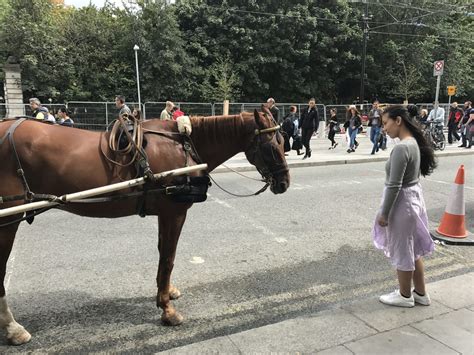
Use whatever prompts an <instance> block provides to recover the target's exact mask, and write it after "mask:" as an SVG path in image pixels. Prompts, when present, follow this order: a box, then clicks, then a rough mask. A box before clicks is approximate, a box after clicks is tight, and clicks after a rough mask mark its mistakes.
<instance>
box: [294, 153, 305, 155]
mask: <svg viewBox="0 0 474 355" xmlns="http://www.w3.org/2000/svg"><path fill="white" fill-rule="evenodd" d="M296 154H297V155H303V154H304V153H296Z"/></svg>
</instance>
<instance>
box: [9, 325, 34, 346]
mask: <svg viewBox="0 0 474 355" xmlns="http://www.w3.org/2000/svg"><path fill="white" fill-rule="evenodd" d="M30 340H31V334H30V333H28V332H27V331H26V330H25V328H23V327H21V328H18V329H16V330H15V331H14V332H13V333H12V334H9V335H8V343H9V344H11V345H21V344H26V343H28V342H29V341H30Z"/></svg>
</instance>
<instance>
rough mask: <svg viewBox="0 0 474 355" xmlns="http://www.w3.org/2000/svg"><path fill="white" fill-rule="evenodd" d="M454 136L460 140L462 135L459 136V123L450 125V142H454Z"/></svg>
mask: <svg viewBox="0 0 474 355" xmlns="http://www.w3.org/2000/svg"><path fill="white" fill-rule="evenodd" d="M453 136H454V138H455V139H456V140H460V139H461V137H459V134H458V125H457V124H451V125H449V126H448V143H449V144H452V143H453Z"/></svg>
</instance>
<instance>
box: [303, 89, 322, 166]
mask: <svg viewBox="0 0 474 355" xmlns="http://www.w3.org/2000/svg"><path fill="white" fill-rule="evenodd" d="M300 127H301V138H302V139H303V145H304V147H305V149H306V154H305V155H304V157H303V159H306V158H310V157H311V148H310V142H311V137H312V136H313V133H314V132H316V131H317V130H318V127H319V115H318V110H317V108H316V100H315V99H314V98H312V99H310V100H309V103H308V107H307V108H306V109H305V110H303V111H302V113H301V124H300Z"/></svg>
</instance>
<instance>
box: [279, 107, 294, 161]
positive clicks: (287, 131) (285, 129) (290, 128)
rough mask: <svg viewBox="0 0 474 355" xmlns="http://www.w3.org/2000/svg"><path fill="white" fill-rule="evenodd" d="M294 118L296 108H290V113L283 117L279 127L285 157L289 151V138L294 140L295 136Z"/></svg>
mask: <svg viewBox="0 0 474 355" xmlns="http://www.w3.org/2000/svg"><path fill="white" fill-rule="evenodd" d="M295 118H296V106H291V107H290V112H289V113H288V115H286V116H285V118H284V120H283V123H282V125H281V130H282V133H283V138H284V139H285V144H284V149H285V155H288V154H286V152H289V151H290V150H291V145H290V138H293V139H294V136H295V123H294V121H295Z"/></svg>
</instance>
